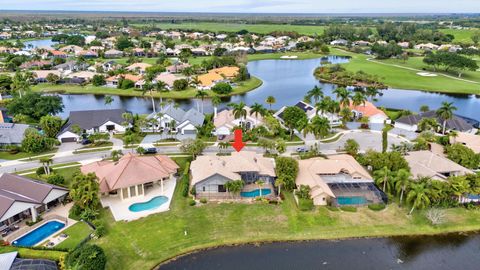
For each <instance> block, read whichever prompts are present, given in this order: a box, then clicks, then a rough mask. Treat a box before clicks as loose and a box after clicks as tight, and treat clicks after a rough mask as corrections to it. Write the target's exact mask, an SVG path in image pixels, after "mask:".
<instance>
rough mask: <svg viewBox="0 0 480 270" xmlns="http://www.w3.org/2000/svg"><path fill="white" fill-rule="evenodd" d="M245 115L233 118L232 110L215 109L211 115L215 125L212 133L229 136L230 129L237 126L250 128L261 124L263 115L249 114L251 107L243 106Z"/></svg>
mask: <svg viewBox="0 0 480 270" xmlns="http://www.w3.org/2000/svg"><path fill="white" fill-rule="evenodd" d="M245 111H246V112H247V116H246V117H244V118H235V116H234V115H233V110H231V109H230V110H228V109H226V110H223V111H220V112H218V113H217V111H216V109H215V112H214V116H213V125H214V126H215V129H214V131H213V132H212V134H213V135H215V136H219V137H225V136H229V135H231V134H233V133H232V129H233V128H234V127H237V126H244V127H245V128H246V129H252V128H255V127H257V126H261V125H263V123H264V122H263V117H262V116H261V115H260V114H258V115H256V114H251V111H252V109H251V108H250V107H248V106H245Z"/></svg>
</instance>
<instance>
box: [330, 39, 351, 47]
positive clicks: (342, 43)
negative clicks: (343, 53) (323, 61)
mask: <svg viewBox="0 0 480 270" xmlns="http://www.w3.org/2000/svg"><path fill="white" fill-rule="evenodd" d="M330 45H332V46H347V45H348V40H346V39H335V40H333V41H332V42H330Z"/></svg>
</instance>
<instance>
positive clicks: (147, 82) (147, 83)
mask: <svg viewBox="0 0 480 270" xmlns="http://www.w3.org/2000/svg"><path fill="white" fill-rule="evenodd" d="M154 90H155V87H154V85H153V84H152V81H150V80H145V83H144V84H143V87H142V95H145V93H147V92H148V93H149V94H150V99H151V100H152V109H153V113H156V109H155V99H154V98H153V91H154Z"/></svg>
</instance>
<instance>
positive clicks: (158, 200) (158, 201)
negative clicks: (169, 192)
mask: <svg viewBox="0 0 480 270" xmlns="http://www.w3.org/2000/svg"><path fill="white" fill-rule="evenodd" d="M166 202H168V198H167V197H165V196H157V197H153V198H152V199H151V200H150V201H148V202H142V203H134V204H132V205H130V206H129V207H128V210H130V211H131V212H141V211H147V210H152V209H155V208H158V207H160V205H162V204H164V203H166Z"/></svg>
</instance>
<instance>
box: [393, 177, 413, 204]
mask: <svg viewBox="0 0 480 270" xmlns="http://www.w3.org/2000/svg"><path fill="white" fill-rule="evenodd" d="M411 177H412V175H411V174H410V172H409V171H407V170H405V169H400V170H398V172H397V173H396V174H395V179H394V180H395V190H397V193H400V205H401V204H402V202H403V194H404V193H405V191H406V190H407V187H408V185H409V184H410V182H411Z"/></svg>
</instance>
